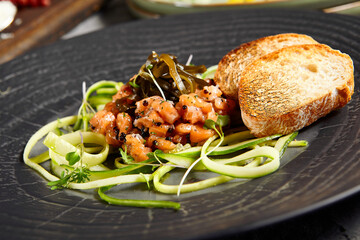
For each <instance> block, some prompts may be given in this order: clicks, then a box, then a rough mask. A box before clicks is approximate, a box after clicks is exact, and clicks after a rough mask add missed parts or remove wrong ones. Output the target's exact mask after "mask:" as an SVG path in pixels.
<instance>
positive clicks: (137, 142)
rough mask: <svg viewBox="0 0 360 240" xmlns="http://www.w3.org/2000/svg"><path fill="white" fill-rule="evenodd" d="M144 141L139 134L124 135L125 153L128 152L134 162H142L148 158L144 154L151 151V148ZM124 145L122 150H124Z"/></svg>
mask: <svg viewBox="0 0 360 240" xmlns="http://www.w3.org/2000/svg"><path fill="white" fill-rule="evenodd" d="M144 142H145V140H144V139H143V138H142V137H141V136H140V135H139V134H128V135H126V142H125V144H124V145H126V148H127V153H128V154H130V156H132V157H133V158H134V160H135V161H136V162H142V161H145V160H147V159H148V158H149V157H148V156H147V155H146V154H148V153H150V152H151V148H149V147H146V146H145V144H144ZM124 145H123V150H125V147H124Z"/></svg>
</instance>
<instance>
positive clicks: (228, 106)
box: [214, 98, 236, 115]
mask: <svg viewBox="0 0 360 240" xmlns="http://www.w3.org/2000/svg"><path fill="white" fill-rule="evenodd" d="M235 106H236V104H235V102H234V101H233V100H231V99H225V98H216V99H214V109H215V111H216V112H217V113H218V114H220V115H229V114H231V112H232V111H233V110H234V109H235Z"/></svg>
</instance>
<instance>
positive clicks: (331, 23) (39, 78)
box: [0, 10, 360, 240]
mask: <svg viewBox="0 0 360 240" xmlns="http://www.w3.org/2000/svg"><path fill="white" fill-rule="evenodd" d="M283 32H297V33H305V34H309V35H311V36H313V37H314V38H315V39H316V40H318V41H319V42H322V43H326V44H328V45H330V46H332V47H333V48H335V49H339V50H341V51H343V52H345V53H348V54H349V55H350V56H351V57H352V59H353V60H354V65H355V69H356V70H355V79H356V89H355V94H354V96H353V99H352V101H351V103H350V104H348V105H347V106H346V107H344V108H343V109H341V110H339V111H336V112H333V113H331V114H330V115H328V116H326V117H325V118H323V119H321V120H319V121H318V122H316V123H315V124H313V125H312V126H310V127H308V128H306V129H303V130H302V131H301V132H300V135H299V137H298V138H299V139H307V140H308V141H309V142H310V146H309V147H308V148H307V149H301V150H291V149H290V150H291V151H289V154H287V155H286V156H285V158H284V162H283V164H282V166H281V169H280V170H279V171H277V172H276V173H274V174H271V175H269V176H266V177H263V178H260V179H255V180H252V181H249V182H247V183H244V184H241V183H238V182H235V183H229V184H225V185H223V187H218V188H215V189H214V190H211V191H210V190H209V191H204V192H199V193H195V194H189V195H186V194H184V195H182V196H180V198H179V199H178V200H179V201H180V202H181V204H182V210H180V211H178V212H175V211H172V210H164V209H137V208H129V207H119V206H109V205H107V204H104V203H103V202H101V201H99V200H98V199H96V197H95V194H94V193H93V192H91V191H90V192H86V193H83V192H78V191H71V190H64V191H52V190H50V189H49V188H48V187H47V186H46V181H45V180H44V179H43V178H42V177H40V176H39V175H38V174H37V173H36V172H34V171H33V170H31V169H29V168H28V167H27V166H25V165H24V163H23V162H22V152H23V148H24V146H25V144H26V142H27V140H28V139H29V137H30V136H31V135H32V134H33V133H34V132H35V131H36V130H38V129H39V128H40V127H41V126H43V125H44V124H46V123H47V122H49V121H51V120H54V119H57V118H59V117H63V116H67V115H70V114H74V113H75V112H76V109H77V107H78V106H79V104H80V99H81V83H82V82H83V81H86V82H87V83H88V84H90V83H93V82H96V81H99V80H102V79H112V80H118V81H127V80H128V79H129V78H130V77H131V76H132V75H133V74H134V73H136V72H137V70H138V68H139V67H140V66H141V65H142V64H143V62H144V60H145V59H146V57H147V56H148V54H149V53H150V52H151V51H152V50H155V51H157V52H159V53H164V52H166V53H173V54H175V55H177V56H178V57H179V58H180V60H181V61H186V59H187V58H188V56H189V54H193V55H194V60H193V62H194V63H196V64H205V65H207V66H210V65H213V64H216V63H217V62H218V61H219V60H220V59H221V57H222V56H223V55H224V54H226V53H227V52H228V51H229V50H231V49H232V48H234V47H236V46H238V45H239V44H241V43H243V42H247V41H250V40H253V39H256V38H259V37H263V36H266V35H271V34H277V33H283ZM359 32H360V20H359V19H357V18H353V17H345V16H340V15H325V14H322V13H317V12H303V11H291V12H288V11H284V10H247V11H229V12H212V13H201V14H196V15H185V16H173V17H166V18H162V19H158V20H148V21H137V22H134V23H130V24H125V25H119V26H115V27H111V28H108V29H106V30H103V31H100V32H96V33H93V34H89V35H85V36H81V37H78V38H75V39H72V40H67V41H61V42H58V43H56V44H53V45H51V46H48V47H44V48H41V49H38V50H36V51H33V52H30V53H28V54H26V55H23V56H22V57H19V58H17V59H15V60H13V61H11V62H9V63H6V64H4V65H2V66H1V67H0V88H1V91H2V94H1V96H0V100H1V101H0V109H1V112H0V139H1V144H0V146H1V151H0V166H1V167H0V196H1V198H0V210H1V211H0V229H1V234H2V235H1V236H2V238H6V237H8V238H12V239H19V238H26V239H28V238H35V239H37V238H44V239H45V238H46V239H64V238H65V239H79V238H86V239H103V238H118V237H120V238H124V239H150V238H151V239H157V240H159V239H199V238H203V239H204V238H212V237H222V236H227V235H229V234H235V233H241V232H244V231H246V230H249V229H254V228H257V227H260V226H264V225H267V224H270V223H274V222H277V221H280V220H286V219H289V218H290V217H293V216H297V215H300V214H302V213H305V212H309V211H311V210H314V209H317V208H319V207H322V206H325V205H328V204H329V203H332V202H335V201H337V200H339V199H343V198H345V197H347V196H350V195H351V194H354V193H356V192H358V191H359V189H360V185H359V183H360V175H359V174H357V173H358V172H359V171H360V161H358V159H359V153H360V152H359V151H358V149H359V147H360V143H359V137H358V135H359V126H360V118H359V116H360V113H359V112H360V107H359V96H360V95H359V87H358V86H359V72H358V69H359V61H360V44H359V41H358V40H359ZM285 163H286V164H285ZM145 194H146V193H145ZM135 195H136V193H135ZM151 197H154V195H151ZM155 197H158V198H162V199H175V200H176V197H173V196H164V195H160V194H159V195H155Z"/></svg>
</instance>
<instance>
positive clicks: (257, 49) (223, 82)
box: [214, 33, 317, 102]
mask: <svg viewBox="0 0 360 240" xmlns="http://www.w3.org/2000/svg"><path fill="white" fill-rule="evenodd" d="M315 43H317V42H316V41H315V40H314V39H313V38H311V37H310V36H307V35H303V34H297V33H284V34H278V35H274V36H267V37H263V38H260V39H257V40H254V41H251V42H248V43H244V44H242V45H240V46H239V47H237V48H235V49H233V50H231V51H230V52H229V53H228V54H226V55H225V56H224V57H223V58H222V59H221V61H220V62H219V64H218V69H217V71H216V73H215V76H214V81H215V83H216V84H217V85H218V86H219V87H220V89H221V91H222V92H223V93H224V95H225V96H226V97H227V98H231V99H233V100H235V101H236V102H237V96H238V82H239V79H240V75H241V73H242V72H243V70H244V69H245V67H246V66H247V65H248V64H249V63H251V62H252V61H254V60H256V59H257V58H260V57H261V56H263V55H266V54H268V53H271V52H273V51H276V50H279V49H281V48H283V47H287V46H292V45H302V44H315Z"/></svg>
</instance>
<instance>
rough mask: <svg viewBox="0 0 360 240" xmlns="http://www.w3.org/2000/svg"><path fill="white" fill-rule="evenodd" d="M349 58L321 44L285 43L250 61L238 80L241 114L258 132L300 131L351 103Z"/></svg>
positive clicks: (285, 132)
mask: <svg viewBox="0 0 360 240" xmlns="http://www.w3.org/2000/svg"><path fill="white" fill-rule="evenodd" d="M353 93H354V67H353V62H352V60H351V58H350V57H349V56H348V55H346V54H343V53H341V52H339V51H337V50H333V49H331V48H330V47H328V46H326V45H323V44H311V45H297V46H291V47H286V48H282V49H280V50H278V51H275V52H272V53H270V54H268V55H265V56H263V57H261V58H259V59H257V60H255V61H253V62H252V63H251V64H249V65H248V66H247V67H246V68H245V70H244V71H243V74H242V76H241V79H240V82H239V104H240V108H241V117H242V119H243V121H244V124H245V125H246V126H247V127H248V128H249V129H250V131H251V133H252V134H254V135H255V136H257V137H262V136H268V135H272V134H288V133H291V132H294V131H297V130H299V129H301V128H303V127H305V126H308V125H309V124H311V123H313V122H314V121H316V120H317V119H319V118H320V117H323V116H325V115H326V114H328V113H329V112H331V111H332V110H335V109H338V108H341V107H343V106H345V104H347V103H348V102H349V101H350V99H351V96H352V94H353Z"/></svg>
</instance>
